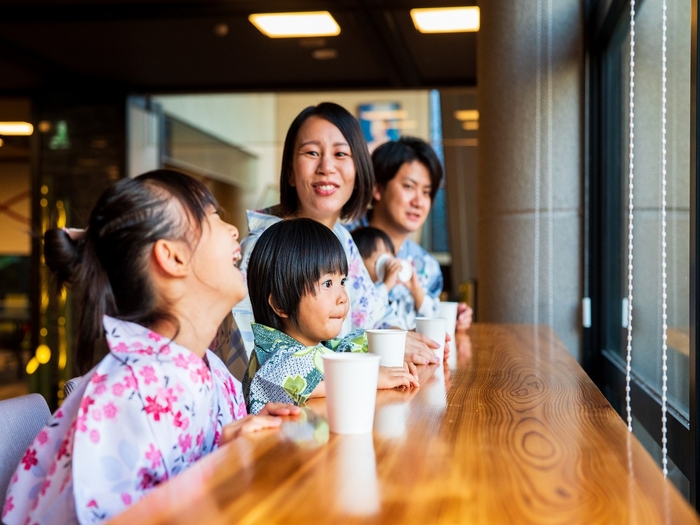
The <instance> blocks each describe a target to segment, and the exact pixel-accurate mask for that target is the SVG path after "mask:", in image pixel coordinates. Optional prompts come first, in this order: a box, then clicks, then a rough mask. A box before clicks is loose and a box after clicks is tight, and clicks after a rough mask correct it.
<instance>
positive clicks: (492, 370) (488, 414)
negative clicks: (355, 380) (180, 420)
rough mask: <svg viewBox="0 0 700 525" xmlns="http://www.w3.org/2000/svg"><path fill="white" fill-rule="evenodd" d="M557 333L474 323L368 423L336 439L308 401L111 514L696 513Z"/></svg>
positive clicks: (602, 518) (507, 516)
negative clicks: (440, 362)
mask: <svg viewBox="0 0 700 525" xmlns="http://www.w3.org/2000/svg"><path fill="white" fill-rule="evenodd" d="M550 334H551V332H550V330H549V329H548V328H546V327H539V329H535V327H533V326H527V325H475V326H473V327H472V329H471V330H470V333H469V335H468V336H466V335H459V336H458V337H457V340H456V348H455V347H454V346H453V348H452V355H451V357H450V367H447V366H446V367H444V368H443V367H437V366H429V367H420V381H421V388H419V389H415V390H413V391H399V390H391V391H380V392H379V393H378V396H377V410H376V419H375V429H374V433H373V435H367V436H352V437H351V436H336V435H330V436H329V434H328V425H327V422H326V420H325V418H324V412H325V400H323V399H320V400H313V402H310V403H309V405H308V407H307V408H306V409H305V411H304V413H303V415H302V416H301V417H298V418H296V419H294V420H293V419H290V420H289V421H288V422H286V423H285V424H284V425H283V426H282V428H281V429H280V430H269V431H263V432H260V433H257V434H253V435H249V436H245V437H243V438H240V439H238V440H236V441H234V442H232V443H230V444H228V445H226V446H224V447H222V448H221V449H219V450H218V451H216V452H214V453H213V454H211V455H210V456H208V457H206V458H204V459H203V460H202V461H200V462H199V463H197V464H195V465H194V466H193V467H191V468H190V469H189V470H187V471H186V472H184V473H182V474H181V475H179V476H178V477H176V478H175V479H173V480H171V481H169V482H168V483H166V484H164V485H162V486H160V487H158V488H157V489H155V490H154V492H153V493H151V494H150V495H149V496H147V497H146V498H144V499H143V500H142V501H140V502H139V503H138V504H137V505H135V506H134V507H132V508H130V509H129V510H127V511H126V512H125V513H124V514H122V515H120V516H118V517H117V518H116V519H114V520H113V521H112V522H111V523H113V524H115V525H116V524H124V525H137V524H140V523H153V524H155V523H162V524H173V523H202V524H207V525H213V524H224V523H242V524H252V523H285V524H295V523H300V524H311V523H340V522H343V523H352V522H358V523H359V522H362V523H401V524H410V523H416V524H420V525H425V524H427V523H430V524H432V523H483V524H508V523H513V524H538V525H539V524H550V523H551V524H555V523H557V524H560V523H580V524H592V523H611V524H621V523H625V524H626V523H667V524H678V523H683V524H689V523H700V521H699V520H698V516H697V514H696V513H695V511H694V510H693V509H692V508H691V507H690V506H689V505H688V503H687V502H686V501H685V500H684V499H683V497H682V496H681V495H680V494H679V492H678V491H677V490H676V489H675V487H674V486H673V485H672V484H671V483H670V482H668V481H666V480H664V478H663V475H662V473H661V471H660V470H659V468H658V467H657V466H656V464H655V463H654V461H653V460H652V459H651V457H650V456H649V455H648V454H647V452H646V451H645V450H644V448H643V447H642V446H641V445H640V443H639V442H638V441H637V439H636V438H635V437H634V436H633V435H631V434H629V433H628V432H627V427H626V425H625V424H624V422H623V421H622V419H621V418H620V417H619V415H618V414H617V413H616V412H615V411H614V410H613V408H612V407H611V406H610V404H609V403H608V402H607V400H606V399H605V398H604V397H603V395H602V394H601V393H600V391H599V390H598V389H597V388H596V387H595V385H594V384H593V383H592V382H591V380H590V379H589V378H588V376H587V375H586V374H585V373H584V372H583V370H582V369H581V367H580V366H579V365H578V363H577V362H576V361H575V360H574V359H573V358H572V357H571V356H570V354H569V353H568V352H567V351H566V349H565V348H564V347H563V345H562V344H561V342H560V341H559V339H558V338H556V336H554V335H550Z"/></svg>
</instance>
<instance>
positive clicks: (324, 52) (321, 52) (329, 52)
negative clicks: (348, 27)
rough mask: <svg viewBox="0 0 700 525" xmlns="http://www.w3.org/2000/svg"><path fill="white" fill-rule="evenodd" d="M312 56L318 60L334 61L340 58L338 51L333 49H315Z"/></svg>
mask: <svg viewBox="0 0 700 525" xmlns="http://www.w3.org/2000/svg"><path fill="white" fill-rule="evenodd" d="M311 56H312V57H314V58H315V59H316V60H332V59H334V58H338V51H337V50H336V49H332V48H325V49H314V50H313V51H312V52H311Z"/></svg>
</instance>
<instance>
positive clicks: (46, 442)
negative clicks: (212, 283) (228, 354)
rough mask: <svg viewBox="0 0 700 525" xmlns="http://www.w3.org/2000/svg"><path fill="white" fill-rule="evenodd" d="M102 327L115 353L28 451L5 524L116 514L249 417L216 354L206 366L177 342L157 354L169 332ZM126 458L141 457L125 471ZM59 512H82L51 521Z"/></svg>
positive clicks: (113, 324) (91, 519)
mask: <svg viewBox="0 0 700 525" xmlns="http://www.w3.org/2000/svg"><path fill="white" fill-rule="evenodd" d="M104 323H105V330H106V333H107V334H108V335H107V339H108V344H109V347H110V348H111V352H110V354H108V356H107V357H105V358H104V359H103V360H102V361H101V362H100V363H99V364H98V365H97V367H96V368H95V369H94V370H93V371H92V372H90V374H91V375H90V380H89V381H83V382H81V384H80V385H79V386H78V388H77V389H76V390H75V391H74V392H72V393H71V395H70V396H68V397H67V398H66V400H65V401H64V403H63V405H62V407H61V409H60V410H59V411H57V412H56V413H55V414H54V416H53V417H52V418H51V420H50V421H49V424H48V425H47V426H46V427H45V428H44V429H43V430H42V431H41V432H40V433H39V435H38V436H37V437H36V439H35V441H34V443H33V444H32V445H31V446H30V447H29V449H28V450H27V451H26V452H25V454H24V456H23V457H22V461H21V462H20V465H19V467H18V468H17V470H16V471H15V474H14V475H13V477H12V479H11V483H10V487H9V490H8V494H7V498H6V500H5V505H4V507H3V509H2V512H3V514H2V520H3V523H7V524H8V525H19V524H22V523H25V521H28V522H31V523H35V522H41V521H46V520H53V521H80V522H81V523H95V522H97V521H102V520H104V519H106V518H110V517H112V516H114V515H115V514H117V513H119V512H121V511H122V510H123V509H124V508H125V507H126V506H128V505H131V504H133V503H135V502H136V501H138V500H139V499H140V498H142V497H143V496H144V495H145V494H146V493H147V492H148V491H149V490H150V489H151V488H152V487H154V486H156V485H158V484H159V483H162V482H163V481H165V480H167V479H169V478H170V477H172V476H173V475H174V474H175V472H179V471H181V470H182V469H183V468H184V467H186V466H187V465H189V464H190V463H191V462H193V461H196V460H197V459H199V458H201V457H202V456H205V455H206V454H208V453H209V452H211V451H212V450H214V449H215V448H216V447H217V446H218V441H219V438H220V435H221V428H222V426H223V425H226V424H228V423H230V422H231V421H234V420H235V419H240V418H241V417H245V415H246V412H245V403H244V400H243V396H242V395H241V392H242V389H241V387H240V384H239V383H238V382H237V381H236V380H234V379H233V378H232V377H231V376H230V374H229V373H228V370H227V369H226V367H225V366H224V364H223V363H222V362H221V361H220V360H219V359H218V358H217V357H216V356H214V354H213V353H211V352H207V359H206V361H205V360H203V359H202V358H200V357H199V356H197V355H196V354H194V353H192V352H190V351H189V350H187V349H185V348H183V347H181V346H178V345H177V344H175V343H172V342H170V343H169V344H168V345H164V346H162V347H160V348H158V342H159V341H160V339H162V336H160V335H158V334H155V332H152V331H150V330H148V329H145V328H143V327H141V326H139V325H136V324H133V323H127V322H124V321H117V320H115V319H112V318H109V317H105V321H104ZM149 348H150V350H149ZM154 349H155V350H154ZM207 363H208V364H209V366H207ZM191 373H193V374H194V375H195V376H196V377H195V378H193V377H190V374H191ZM153 422H157V423H155V424H154V423H153ZM122 454H127V456H122ZM122 457H135V458H139V459H138V460H137V461H135V462H134V461H131V462H130V464H129V465H127V464H126V463H125V462H124V461H123V460H122V459H121V458H122ZM109 465H121V466H120V467H118V469H117V470H112V471H106V470H105V469H107V468H108V466H109ZM174 467H176V469H177V470H174V471H173V470H171V469H172V468H174ZM115 468H116V467H115ZM124 483H126V484H127V485H124ZM35 486H36V487H38V489H37V490H34V491H31V489H32V487H35ZM124 486H132V487H133V489H129V490H126V491H125V490H124V488H123V487H124ZM76 487H80V488H81V490H80V491H75V490H74V488H76ZM30 493H31V494H32V497H30V496H29V494H30ZM63 500H65V501H66V502H68V501H71V500H73V501H74V502H75V505H72V504H67V503H62V501H63ZM56 508H63V509H72V508H74V509H75V510H74V511H73V512H75V515H71V516H60V517H59V516H53V515H51V514H50V513H51V512H52V510H51V509H56Z"/></svg>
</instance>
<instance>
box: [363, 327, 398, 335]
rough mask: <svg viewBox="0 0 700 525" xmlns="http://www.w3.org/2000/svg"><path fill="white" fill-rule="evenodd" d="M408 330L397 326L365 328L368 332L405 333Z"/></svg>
mask: <svg viewBox="0 0 700 525" xmlns="http://www.w3.org/2000/svg"><path fill="white" fill-rule="evenodd" d="M407 332H408V330H397V329H396V328H373V329H371V330H365V333H368V334H405V333H407Z"/></svg>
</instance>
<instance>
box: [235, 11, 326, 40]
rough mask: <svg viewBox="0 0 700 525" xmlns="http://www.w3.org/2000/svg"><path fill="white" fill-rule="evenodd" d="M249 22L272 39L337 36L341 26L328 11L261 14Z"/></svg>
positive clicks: (254, 16)
mask: <svg viewBox="0 0 700 525" xmlns="http://www.w3.org/2000/svg"><path fill="white" fill-rule="evenodd" d="M248 20H250V22H251V23H252V24H253V25H254V26H255V27H257V28H258V29H259V30H260V32H261V33H263V34H264V35H266V36H269V37H270V38H302V37H318V36H336V35H339V34H340V26H339V25H338V23H337V22H336V21H335V19H334V18H333V17H332V16H331V14H330V13H329V12H328V11H311V12H307V13H260V14H253V15H250V16H249V17H248Z"/></svg>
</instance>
